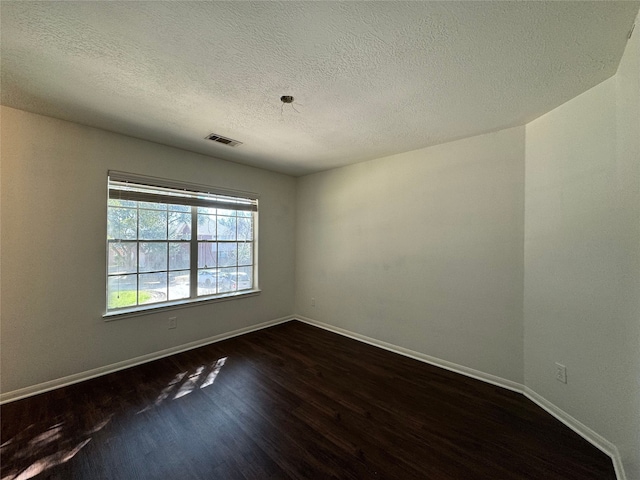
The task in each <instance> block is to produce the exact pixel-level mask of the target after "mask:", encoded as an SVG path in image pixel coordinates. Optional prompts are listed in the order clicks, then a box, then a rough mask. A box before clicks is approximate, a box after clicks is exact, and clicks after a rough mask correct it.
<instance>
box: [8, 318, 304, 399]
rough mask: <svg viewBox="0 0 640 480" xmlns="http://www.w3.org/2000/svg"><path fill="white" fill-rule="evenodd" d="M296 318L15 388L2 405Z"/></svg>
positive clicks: (243, 329)
mask: <svg viewBox="0 0 640 480" xmlns="http://www.w3.org/2000/svg"><path fill="white" fill-rule="evenodd" d="M294 318H295V316H293V315H291V316H287V317H282V318H277V319H275V320H270V321H268V322H264V323H259V324H258V325H252V326H250V327H244V328H239V329H238V330H233V331H231V332H227V333H221V334H220V335H214V336H212V337H208V338H203V339H201V340H196V341H194V342H190V343H185V344H183V345H178V346H175V347H171V348H167V349H165V350H160V351H159V352H154V353H149V354H147V355H142V356H140V357H135V358H132V359H129V360H123V361H122V362H117V363H113V364H111V365H106V366H104V367H98V368H94V369H92V370H87V371H85V372H80V373H74V374H73V375H69V376H66V377H62V378H58V379H55V380H50V381H47V382H43V383H39V384H37V385H32V386H30V387H25V388H21V389H18V390H13V391H11V392H6V393H2V394H0V405H2V404H4V403H8V402H13V401H16V400H20V399H22V398H26V397H31V396H33V395H38V394H40V393H44V392H48V391H50V390H55V389H56V388H61V387H66V386H68V385H73V384H74V383H79V382H83V381H85V380H89V379H91V378H96V377H100V376H102V375H107V374H109V373H113V372H117V371H119V370H124V369H125V368H130V367H135V366H136V365H141V364H143V363H147V362H152V361H154V360H158V359H160V358H164V357H168V356H170V355H175V354H177V353H181V352H186V351H187V350H192V349H194V348H198V347H203V346H205V345H209V344H211V343H216V342H220V341H222V340H227V339H229V338H232V337H237V336H238V335H243V334H245V333H250V332H255V331H256V330H262V329H263V328H267V327H272V326H274V325H278V324H280V323H284V322H288V321H290V320H293V319H294Z"/></svg>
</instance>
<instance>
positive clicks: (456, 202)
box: [296, 127, 524, 383]
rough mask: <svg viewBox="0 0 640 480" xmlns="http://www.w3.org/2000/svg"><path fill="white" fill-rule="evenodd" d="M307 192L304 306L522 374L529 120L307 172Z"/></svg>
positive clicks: (465, 360) (302, 237) (402, 342)
mask: <svg viewBox="0 0 640 480" xmlns="http://www.w3.org/2000/svg"><path fill="white" fill-rule="evenodd" d="M297 198H298V201H297V202H298V203H297V216H296V232H297V233H296V242H297V256H296V288H297V290H296V313H299V314H302V315H304V316H308V317H310V318H313V319H315V320H318V321H322V322H326V323H329V324H331V325H334V326H337V327H340V328H344V329H347V330H350V331H352V332H355V333H358V334H361V335H365V336H368V337H373V338H375V339H377V340H382V341H385V342H389V343H392V344H394V345H397V346H401V347H404V348H408V349H410V350H414V351H416V352H419V353H424V354H427V355H430V356H434V357H437V358H439V359H442V360H447V361H449V362H453V363H456V364H458V365H462V366H465V367H470V368H473V369H475V370H480V371H482V372H485V373H489V374H492V375H495V376H498V377H502V378H504V379H508V380H511V381H515V382H518V383H522V380H523V376H522V375H523V364H522V361H523V359H522V358H523V357H522V349H523V344H522V342H523V339H522V295H523V283H522V282H523V274H524V273H523V238H524V237H523V235H524V233H523V226H524V203H523V202H524V127H518V128H512V129H509V130H503V131H501V132H497V133H491V134H488V135H482V136H478V137H473V138H468V139H464V140H459V141H456V142H452V143H448V144H444V145H439V146H435V147H430V148H425V149H421V150H416V151H413V152H408V153H404V154H400V155H394V156H391V157H386V158H381V159H378V160H373V161H369V162H365V163H360V164H357V165H353V166H348V167H344V168H340V169H336V170H331V171H328V172H324V173H319V174H315V175H310V176H306V177H303V178H301V179H299V183H298V195H297ZM311 298H315V303H316V305H315V307H313V306H311Z"/></svg>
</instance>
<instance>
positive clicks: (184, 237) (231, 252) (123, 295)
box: [107, 172, 258, 315]
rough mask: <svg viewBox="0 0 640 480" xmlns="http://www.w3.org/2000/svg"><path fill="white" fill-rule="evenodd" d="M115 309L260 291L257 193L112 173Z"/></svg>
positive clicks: (111, 292) (110, 297)
mask: <svg viewBox="0 0 640 480" xmlns="http://www.w3.org/2000/svg"><path fill="white" fill-rule="evenodd" d="M108 186H109V199H108V206H107V259H108V265H107V315H109V314H117V313H128V312H130V311H138V310H148V309H150V308H156V307H161V306H166V305H176V304H183V303H188V302H194V301H200V300H206V299H215V298H222V297H229V296H237V295H241V294H243V293H251V292H255V291H257V261H256V257H257V242H256V228H255V227H256V224H257V215H258V201H257V199H256V198H255V196H249V194H244V195H243V196H238V195H236V194H230V193H229V192H222V191H220V190H216V189H212V188H209V187H203V186H198V185H189V184H177V183H175V182H172V181H169V180H160V179H150V178H145V177H139V176H137V175H132V174H127V173H121V172H109V179H108Z"/></svg>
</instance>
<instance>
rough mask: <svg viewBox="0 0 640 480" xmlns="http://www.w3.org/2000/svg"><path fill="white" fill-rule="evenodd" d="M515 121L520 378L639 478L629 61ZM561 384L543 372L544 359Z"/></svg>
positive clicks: (639, 183) (638, 280) (638, 218)
mask: <svg viewBox="0 0 640 480" xmlns="http://www.w3.org/2000/svg"><path fill="white" fill-rule="evenodd" d="M639 38H640V35H638V32H636V34H635V35H634V37H633V39H632V41H631V42H630V43H629V45H628V46H627V50H626V51H625V55H624V57H623V59H622V62H621V64H620V69H619V72H618V74H617V75H616V76H615V77H613V78H610V79H609V80H607V81H605V82H603V83H602V84H600V85H598V86H596V87H594V88H592V89H591V90H589V91H587V92H585V93H584V94H582V95H580V96H579V97H576V98H575V99H573V100H571V101H569V102H567V103H566V104H564V105H562V106H560V107H558V108H556V109H555V110H553V111H551V112H549V113H547V114H546V115H544V116H542V117H540V118H538V119H536V120H535V121H533V122H531V123H530V124H528V125H527V127H526V174H525V178H526V188H525V206H526V215H525V296H524V329H525V332H524V333H525V383H526V385H527V387H529V388H531V389H533V390H534V391H535V392H536V393H538V394H539V395H542V396H543V397H545V398H546V399H547V400H549V401H551V402H552V403H554V404H555V405H556V406H558V407H560V408H561V409H562V410H564V411H565V412H567V413H569V414H570V415H572V416H573V417H575V418H576V419H578V420H579V421H581V422H583V423H584V424H586V425H587V426H589V427H590V428H592V429H593V430H595V431H596V432H597V433H599V434H600V435H602V436H604V437H605V438H606V439H608V440H609V441H611V442H613V443H614V444H616V445H617V447H618V449H619V450H620V453H621V454H622V457H623V460H624V463H625V469H626V471H627V476H628V478H629V479H640V438H639V435H640V433H639V432H640V428H639V427H640V424H639V420H638V419H639V417H640V394H639V378H640V375H639V373H640V372H639V370H640V367H639V365H640V361H639V358H640V341H639V338H640V337H639V333H640V304H639V301H640V300H639V298H640V234H639V232H640V230H639V228H640V194H639V192H640V190H639V188H640V176H639V172H640V145H639V142H640V140H639V138H640V121H639V115H640V113H639V112H640V96H639V95H640V93H639V92H640V68H639V67H638V56H639V53H640V51H639V48H638V45H639ZM556 361H557V362H560V363H562V364H564V365H566V366H567V372H568V383H567V384H566V385H565V384H562V383H559V382H557V381H556V380H555V379H554V362H556Z"/></svg>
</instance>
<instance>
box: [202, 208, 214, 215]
mask: <svg viewBox="0 0 640 480" xmlns="http://www.w3.org/2000/svg"><path fill="white" fill-rule="evenodd" d="M198 213H204V214H209V215H215V214H216V209H215V208H209V207H198Z"/></svg>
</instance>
